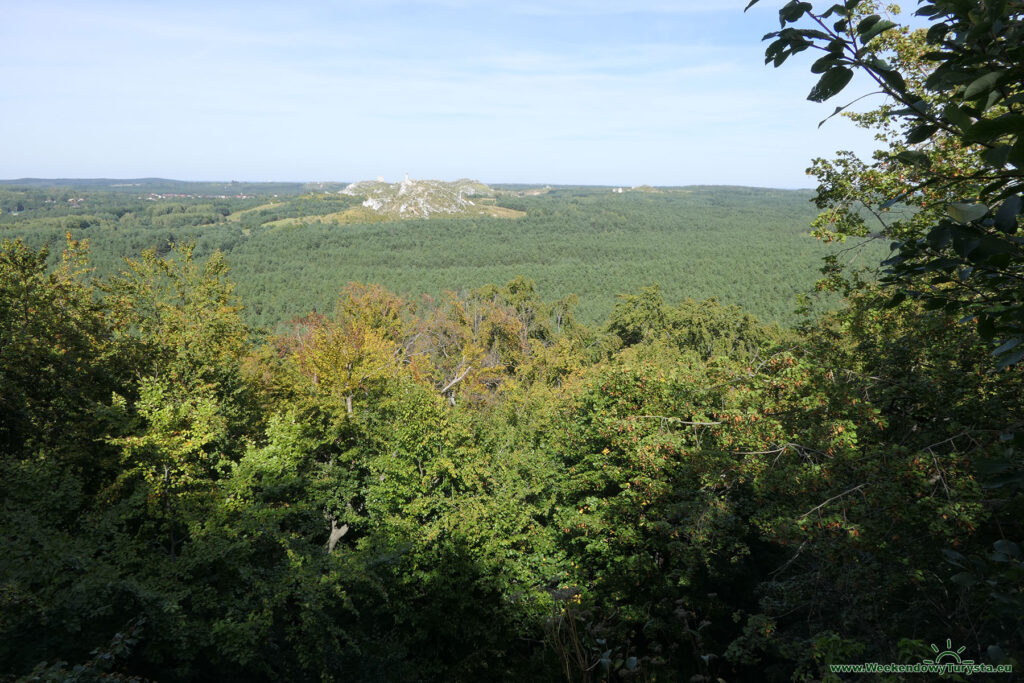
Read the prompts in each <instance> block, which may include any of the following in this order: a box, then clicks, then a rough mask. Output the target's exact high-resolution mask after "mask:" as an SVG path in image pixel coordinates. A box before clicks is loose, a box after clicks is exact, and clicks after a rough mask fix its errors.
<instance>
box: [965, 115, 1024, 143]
mask: <svg viewBox="0 0 1024 683" xmlns="http://www.w3.org/2000/svg"><path fill="white" fill-rule="evenodd" d="M969 132H970V134H971V137H973V138H975V139H979V140H990V139H992V138H997V137H999V136H1000V135H1007V134H1014V135H1019V134H1020V133H1024V116H1022V115H1021V114H1004V115H1003V116H1000V117H999V118H995V119H981V120H979V121H978V122H977V123H975V124H974V125H973V126H971V129H970V131H969Z"/></svg>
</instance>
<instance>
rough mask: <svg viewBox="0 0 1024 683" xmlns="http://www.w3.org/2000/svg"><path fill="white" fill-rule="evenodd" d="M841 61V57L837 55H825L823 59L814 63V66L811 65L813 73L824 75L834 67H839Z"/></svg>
mask: <svg viewBox="0 0 1024 683" xmlns="http://www.w3.org/2000/svg"><path fill="white" fill-rule="evenodd" d="M839 61H840V57H837V56H836V55H825V56H824V57H822V58H821V59H819V60H818V61H816V62H814V64H811V73H812V74H822V73H825V72H826V71H828V70H829V69H830V68H832V67H833V66H837V65H838V64H839Z"/></svg>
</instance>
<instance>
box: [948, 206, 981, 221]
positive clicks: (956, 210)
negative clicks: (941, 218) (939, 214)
mask: <svg viewBox="0 0 1024 683" xmlns="http://www.w3.org/2000/svg"><path fill="white" fill-rule="evenodd" d="M946 213H948V214H949V215H950V217H951V218H952V219H953V220H955V221H957V222H958V223H970V222H971V221H976V220H978V219H979V218H983V217H984V216H985V214H987V213H988V207H987V206H985V205H984V204H966V203H963V202H956V203H954V204H950V205H949V206H948V207H946Z"/></svg>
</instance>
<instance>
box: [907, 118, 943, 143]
mask: <svg viewBox="0 0 1024 683" xmlns="http://www.w3.org/2000/svg"><path fill="white" fill-rule="evenodd" d="M938 129H939V127H938V126H937V125H935V124H933V123H925V124H922V125H920V126H916V127H914V128H913V129H912V130H911V131H910V132H909V133H907V144H908V145H916V144H917V143H919V142H924V141H925V140H927V139H928V138H930V137H931V136H932V134H933V133H935V131H937V130H938Z"/></svg>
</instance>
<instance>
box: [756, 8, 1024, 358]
mask: <svg viewBox="0 0 1024 683" xmlns="http://www.w3.org/2000/svg"><path fill="white" fill-rule="evenodd" d="M758 1H759V0H752V2H750V3H749V5H748V6H747V7H748V8H749V7H750V6H752V5H754V4H756V3H757V2H758ZM871 7H872V5H870V4H869V3H868V2H865V1H864V0H848V1H847V2H845V3H842V4H833V5H831V6H829V7H828V8H827V9H826V10H824V11H822V12H816V11H815V10H814V7H813V5H812V4H811V3H809V2H796V1H795V0H794V1H792V2H788V3H787V4H786V5H784V6H783V7H782V8H781V9H780V10H779V22H780V25H781V28H780V30H779V31H775V32H772V33H769V34H767V35H766V36H765V40H770V41H771V43H770V44H769V46H768V48H767V49H766V51H765V58H766V59H765V61H766V63H772V64H774V65H775V66H780V65H781V64H783V63H784V62H785V61H786V60H787V59H788V58H789V57H790V56H792V55H794V54H797V53H799V52H803V51H805V50H808V49H814V50H819V51H821V52H823V53H824V54H823V56H822V57H821V58H819V59H818V60H817V61H815V62H814V64H813V65H812V67H811V70H812V71H813V72H815V73H820V74H821V78H820V79H819V81H818V83H817V84H816V85H815V86H814V88H813V89H812V90H811V92H810V94H809V95H808V99H810V100H812V101H815V102H824V101H826V100H828V99H830V98H832V97H834V96H836V95H837V94H839V93H840V92H841V91H843V89H844V88H846V86H847V85H848V84H849V83H850V81H851V80H852V79H853V76H854V74H855V73H858V72H859V73H863V74H865V75H867V77H868V78H870V79H871V80H872V81H873V83H874V85H875V86H876V87H877V88H878V92H880V93H881V94H884V95H885V96H887V98H889V100H890V101H891V103H892V104H893V105H894V106H889V107H886V108H885V109H884V110H883V112H882V114H881V117H880V119H879V121H878V123H879V124H880V125H886V126H891V127H892V128H891V130H897V131H899V135H898V136H896V139H895V140H894V144H893V145H891V146H890V149H889V153H888V154H887V155H885V156H883V157H881V158H880V159H878V161H879V162H883V163H885V164H888V165H890V167H891V168H899V169H903V170H904V171H905V172H906V174H908V175H910V176H912V177H913V182H912V184H909V186H907V187H905V188H899V187H893V188H890V189H891V190H892V191H893V194H892V196H889V197H887V198H885V200H884V201H882V202H881V203H880V204H878V205H877V206H878V209H880V210H887V209H891V208H892V207H896V206H901V205H906V204H910V205H913V204H914V203H915V201H918V200H919V199H920V198H921V197H922V196H924V197H925V198H926V199H929V197H930V199H929V201H926V202H925V203H926V205H927V206H929V207H930V208H934V207H941V209H942V214H941V215H938V214H936V215H934V216H932V218H933V220H931V221H929V222H928V223H929V224H928V225H926V226H924V227H923V228H922V229H921V231H920V232H917V231H908V233H906V234H899V233H897V232H896V231H892V232H893V234H892V237H894V238H895V241H894V242H893V245H892V250H893V253H892V255H891V257H890V258H889V259H888V260H886V261H885V262H884V264H883V265H884V266H885V270H884V277H883V282H884V283H885V284H887V285H889V286H890V287H891V288H892V290H893V302H894V303H896V302H899V301H901V300H903V299H905V298H907V297H911V298H915V299H919V300H921V301H923V303H924V305H925V307H926V308H929V309H933V310H939V309H941V310H944V311H946V312H947V313H951V314H956V315H962V316H963V320H964V321H973V322H975V323H976V324H977V326H978V332H979V334H980V335H981V336H982V337H983V338H984V339H986V340H989V341H990V342H992V343H993V346H995V347H996V348H995V350H994V352H993V353H994V355H996V356H997V357H998V359H999V367H1001V368H1002V367H1006V366H1009V365H1012V364H1014V363H1016V362H1018V361H1020V360H1021V359H1022V358H1024V237H1022V235H1021V233H1020V229H1019V225H1020V214H1021V213H1022V211H1024V198H1022V192H1024V139H1021V133H1022V132H1024V109H1022V108H1024V2H1022V1H1021V0H1005V1H1003V2H992V3H984V4H981V3H963V2H956V1H955V0H934V1H931V2H920V3H919V8H918V10H917V15H918V16H919V17H923V18H924V19H925V20H926V21H928V22H930V27H929V28H928V29H927V30H926V31H925V32H924V34H923V36H924V40H923V45H922V47H923V50H924V52H923V54H922V55H921V57H920V63H919V65H918V66H919V68H918V69H917V70H916V71H915V72H914V73H909V72H908V70H907V68H906V67H907V64H906V63H901V62H900V60H899V59H898V53H896V52H895V51H894V50H893V49H892V43H891V41H890V42H887V40H886V34H888V33H890V32H893V31H894V30H896V29H898V25H897V24H896V22H894V21H892V20H891V19H887V18H883V17H882V16H881V15H879V14H874V13H870V14H869V13H866V12H865V11H864V10H865V8H871ZM847 106H848V105H847ZM844 109H845V107H843V106H840V107H837V108H836V111H835V112H834V113H833V115H834V114H837V113H840V112H842V111H843V110H844ZM943 140H949V141H952V142H953V143H955V149H956V153H957V154H958V155H962V158H964V159H966V160H967V162H966V165H965V167H964V168H963V169H962V175H961V174H960V172H959V171H958V172H957V174H956V175H952V177H951V174H950V172H949V168H948V165H947V164H945V163H936V160H935V159H934V155H933V154H930V153H929V150H930V149H931V150H934V149H936V148H941V147H940V145H939V143H941V142H942V141H943ZM945 144H946V145H947V146H948V143H945ZM851 189H852V188H851ZM929 193H932V194H931V195H929ZM871 204H872V205H874V204H875V202H874V201H872V202H871Z"/></svg>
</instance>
